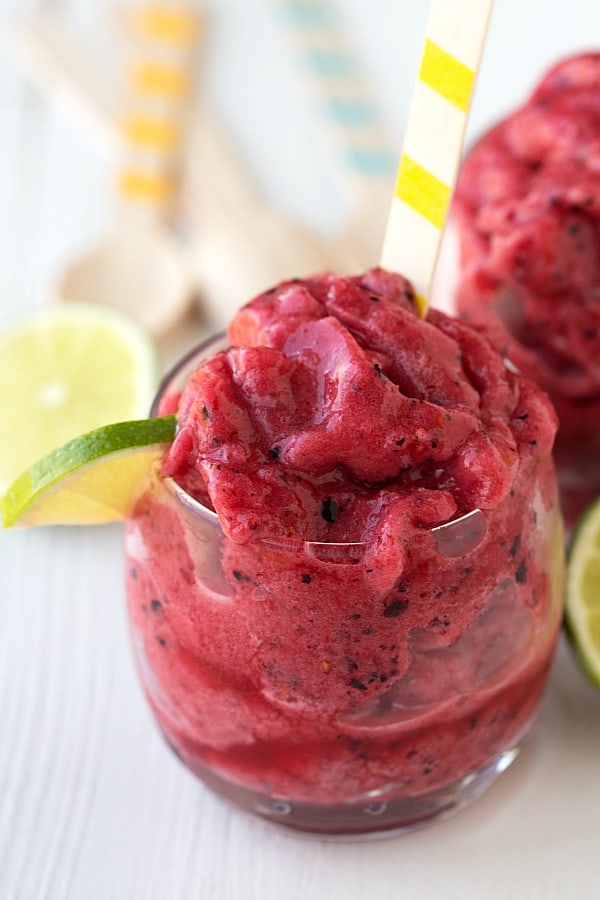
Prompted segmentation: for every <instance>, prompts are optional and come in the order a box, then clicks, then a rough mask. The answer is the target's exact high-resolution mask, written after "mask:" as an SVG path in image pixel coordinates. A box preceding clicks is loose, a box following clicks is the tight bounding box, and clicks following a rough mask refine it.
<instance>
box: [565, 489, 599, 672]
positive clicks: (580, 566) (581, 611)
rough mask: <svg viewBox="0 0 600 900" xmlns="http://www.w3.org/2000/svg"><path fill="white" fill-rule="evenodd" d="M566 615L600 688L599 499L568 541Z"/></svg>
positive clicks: (569, 630) (578, 649)
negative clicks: (569, 544)
mask: <svg viewBox="0 0 600 900" xmlns="http://www.w3.org/2000/svg"><path fill="white" fill-rule="evenodd" d="M565 613H566V626H567V633H568V635H569V637H570V639H571V643H572V645H573V647H574V649H575V652H576V654H577V657H578V659H579V661H580V663H581V665H582V668H583V669H584V671H585V672H586V673H587V675H588V676H589V678H590V679H591V681H592V682H593V683H594V684H595V685H596V686H597V687H599V688H600V500H596V501H595V502H594V503H593V504H592V505H591V506H590V507H589V509H588V510H587V512H586V513H584V515H583V517H582V519H581V520H580V522H579V524H578V525H577V528H576V530H575V532H574V533H573V537H572V539H571V546H570V550H569V556H568V560H567V596H566V605H565Z"/></svg>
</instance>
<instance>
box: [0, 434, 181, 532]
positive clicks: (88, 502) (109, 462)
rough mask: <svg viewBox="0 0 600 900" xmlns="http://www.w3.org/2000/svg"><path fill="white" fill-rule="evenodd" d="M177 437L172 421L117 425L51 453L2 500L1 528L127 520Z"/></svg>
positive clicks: (85, 435)
mask: <svg viewBox="0 0 600 900" xmlns="http://www.w3.org/2000/svg"><path fill="white" fill-rule="evenodd" d="M174 435H175V416H164V417H162V418H158V419H142V420H141V421H138V422H118V423H117V424H113V425H106V426H104V427H103V428H97V429H95V430H94V431H90V432H89V433H88V434H83V435H81V436H79V437H76V438H74V439H73V440H71V441H69V442H68V443H66V444H64V445H63V446H62V447H58V448H57V449H56V450H53V451H52V452H51V453H49V454H48V455H47V456H45V457H44V458H43V459H40V460H38V461H37V462H35V463H34V464H33V465H32V466H31V468H29V469H27V471H25V472H23V474H22V475H20V476H19V477H18V478H17V479H16V481H15V482H13V484H12V485H11V486H10V487H9V489H8V491H7V492H6V494H5V495H4V497H3V498H2V500H0V507H1V509H2V521H3V524H4V527H5V528H11V527H14V526H17V527H27V526H33V525H101V524H104V523H106V522H118V521H122V520H123V519H125V518H127V516H128V515H130V513H131V511H132V510H133V507H134V506H135V503H136V500H137V499H138V498H139V497H140V496H141V494H142V493H143V491H144V489H145V488H146V487H147V485H148V483H149V480H150V479H151V478H152V477H154V476H155V475H156V473H157V471H158V468H159V466H160V461H161V458H162V455H163V453H164V451H165V449H166V447H167V446H168V444H169V443H170V442H171V441H172V440H173V437H174Z"/></svg>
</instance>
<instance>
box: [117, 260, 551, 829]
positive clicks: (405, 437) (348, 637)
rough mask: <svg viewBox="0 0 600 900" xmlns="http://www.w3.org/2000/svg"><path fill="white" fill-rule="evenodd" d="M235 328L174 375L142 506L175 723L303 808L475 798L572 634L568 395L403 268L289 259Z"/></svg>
mask: <svg viewBox="0 0 600 900" xmlns="http://www.w3.org/2000/svg"><path fill="white" fill-rule="evenodd" d="M228 344H229V348H228V349H224V350H221V351H220V352H217V351H215V350H214V348H212V351H211V350H210V349H209V350H208V351H207V350H206V349H205V351H204V355H205V356H206V353H207V352H213V355H211V356H209V358H204V359H202V353H200V355H199V356H198V357H196V358H195V360H194V361H193V362H194V365H195V367H194V365H193V366H191V367H189V366H188V369H187V370H186V369H184V370H183V374H189V372H188V370H189V369H190V368H191V374H189V377H188V378H187V381H186V383H185V384H184V386H183V389H182V390H180V389H179V384H178V381H177V378H173V379H171V381H170V382H169V383H168V385H167V386H166V389H165V391H164V392H163V394H162V396H161V398H160V406H159V411H160V412H161V413H163V414H164V413H170V412H172V411H174V410H177V416H178V428H177V436H176V438H175V441H174V443H173V444H172V446H171V448H170V451H169V452H168V453H167V455H166V458H165V460H164V464H163V468H162V473H161V478H159V479H157V481H156V482H155V484H154V485H153V487H152V489H151V490H149V491H148V493H147V494H146V496H144V497H143V498H142V499H141V501H140V502H139V504H138V506H137V509H136V511H135V515H134V517H133V518H132V520H131V521H130V523H129V524H128V527H127V552H128V596H129V609H130V615H131V620H132V625H133V633H134V641H135V646H136V651H137V658H138V663H139V667H140V671H141V675H142V680H143V683H144V685H145V689H146V692H147V694H148V698H149V700H150V703H151V705H152V708H153V710H154V713H155V715H156V718H157V720H158V722H159V723H160V726H161V728H162V730H163V732H164V733H165V735H166V736H167V739H168V741H169V743H170V744H171V746H172V747H173V748H174V749H175V751H176V752H177V754H178V755H179V756H180V757H181V758H182V759H183V760H184V761H185V763H186V764H187V765H188V766H189V767H190V768H191V769H192V770H193V771H195V772H196V773H197V774H198V775H200V777H201V778H203V779H204V780H205V781H206V782H207V783H208V784H210V785H211V786H212V787H213V788H214V789H216V790H217V791H219V792H220V793H222V794H225V795H226V796H229V797H230V798H232V799H233V800H235V801H236V802H237V803H239V804H242V805H243V806H245V807H246V808H248V809H250V810H252V811H254V812H258V813H260V814H262V815H266V816H269V817H271V818H273V819H277V820H279V821H283V822H286V823H287V824H289V825H292V826H295V827H297V828H304V829H307V830H315V831H322V832H341V833H343V832H353V831H356V832H360V831H369V830H378V829H386V828H406V827H411V826H412V825H414V824H416V823H418V822H419V821H422V820H424V819H427V818H430V817H433V816H435V815H437V814H438V813H439V812H442V811H444V810H447V809H449V808H452V807H455V806H458V805H461V804H462V803H464V802H466V801H467V800H468V799H471V798H472V797H474V796H475V795H476V794H477V793H478V792H480V791H481V790H482V789H483V787H485V785H486V784H488V783H489V781H490V780H491V779H492V777H494V776H495V775H496V774H497V772H498V771H501V769H502V768H503V767H504V766H505V765H506V764H507V762H508V761H509V760H510V758H511V756H512V754H513V752H514V750H513V748H515V747H516V746H517V745H518V744H519V742H520V741H521V740H522V738H523V736H524V735H525V733H526V732H527V730H528V728H529V726H530V724H531V721H532V718H533V716H534V714H535V711H536V708H537V706H538V703H539V700H540V696H541V694H542V691H543V687H544V683H545V681H546V676H547V673H548V668H549V665H550V662H551V659H552V654H553V650H554V646H555V641H556V636H557V630H558V627H559V622H560V617H561V573H560V559H561V552H560V548H561V537H560V521H559V516H558V512H557V503H556V490H555V477H554V469H553V464H552V460H551V449H552V442H553V438H554V433H555V429H556V422H555V416H554V413H553V411H552V408H551V407H550V404H549V403H548V401H547V399H546V397H545V395H543V394H542V392H541V391H540V390H539V389H538V388H537V387H536V386H535V385H534V384H532V383H531V382H529V381H528V380H526V379H525V378H523V377H521V376H519V375H516V374H514V372H512V371H511V370H510V369H508V368H507V367H506V366H505V365H504V363H503V360H502V358H501V357H500V355H499V354H498V353H497V352H496V351H495V350H494V349H493V348H492V347H491V345H490V344H489V343H488V342H487V340H486V339H485V338H484V337H482V336H480V335H479V334H478V333H477V332H475V331H474V330H472V329H471V328H470V327H469V326H468V325H466V324H464V323H461V322H457V321H454V320H453V319H451V318H449V317H447V316H445V315H444V314H443V313H440V312H436V311H433V310H432V311H430V312H429V314H428V316H427V318H426V319H425V320H423V319H421V318H420V317H419V315H418V313H417V311H416V308H415V302H414V295H413V292H412V290H411V287H410V285H409V283H408V282H407V281H405V280H404V279H403V278H401V277H400V276H397V275H392V274H389V273H386V272H384V271H382V270H372V271H369V272H367V273H366V274H365V275H363V276H361V277H353V278H339V277H336V276H333V275H320V276H316V277H314V278H309V279H307V280H304V281H289V282H285V283H283V284H281V285H279V286H278V287H276V288H274V289H272V290H270V291H267V292H265V293H264V294H262V295H261V296H259V297H257V298H256V299H254V300H253V301H251V302H250V303H249V304H248V305H247V306H246V307H244V308H243V309H242V310H241V311H240V312H239V313H238V314H237V315H236V317H235V318H234V320H233V322H232V323H231V325H230V328H229V333H228ZM225 346H227V342H226V344H225ZM180 374H181V373H180ZM215 511H216V514H215ZM557 548H558V549H557Z"/></svg>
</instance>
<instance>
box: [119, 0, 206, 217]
mask: <svg viewBox="0 0 600 900" xmlns="http://www.w3.org/2000/svg"><path fill="white" fill-rule="evenodd" d="M125 18H126V25H127V31H128V34H129V36H130V39H131V54H130V55H131V57H132V59H131V66H130V69H129V73H128V81H129V104H128V106H129V111H128V113H127V115H126V117H125V120H124V122H123V131H124V136H125V138H126V140H127V142H128V145H129V148H130V152H129V160H128V164H127V166H126V168H125V169H124V171H122V173H121V176H120V179H119V186H120V190H121V193H122V194H123V195H124V196H125V197H130V198H137V199H139V200H145V201H149V202H150V203H152V204H156V205H158V206H163V205H164V204H165V203H168V202H169V200H170V199H171V197H172V196H173V191H174V187H175V182H176V181H177V178H178V171H177V169H178V165H179V161H180V160H179V157H180V154H181V149H182V144H183V142H184V137H185V135H184V132H185V130H186V121H185V119H186V114H187V111H188V108H189V104H190V98H191V95H192V91H193V68H194V66H193V64H194V57H195V52H196V48H197V41H198V37H199V32H200V21H199V15H198V13H197V12H196V11H195V10H194V9H193V8H192V6H191V5H190V4H188V3H185V2H177V3H173V2H171V3H170V2H169V0H165V2H163V3H160V4H148V5H140V6H137V7H134V8H133V9H131V10H130V11H129V12H128V14H126V17H125Z"/></svg>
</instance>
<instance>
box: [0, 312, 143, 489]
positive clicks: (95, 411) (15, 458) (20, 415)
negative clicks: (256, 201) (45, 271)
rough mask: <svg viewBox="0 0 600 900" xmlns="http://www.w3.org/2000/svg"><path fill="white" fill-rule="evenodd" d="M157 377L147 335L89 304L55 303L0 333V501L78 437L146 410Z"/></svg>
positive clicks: (126, 320)
mask: <svg viewBox="0 0 600 900" xmlns="http://www.w3.org/2000/svg"><path fill="white" fill-rule="evenodd" d="M158 375H159V368H158V358H157V355H156V352H155V348H154V345H153V343H152V341H151V339H150V338H149V336H148V335H147V334H146V332H145V331H144V330H143V329H142V328H141V327H140V326H138V325H137V323H136V322H134V321H133V320H132V319H129V318H128V317H127V316H125V315H123V314H122V313H119V312H117V311H115V310H113V309H110V308H108V307H103V306H100V305H98V306H94V305H93V304H79V303H74V304H66V305H62V304H56V305H53V306H49V307H47V308H46V309H44V310H41V311H39V312H36V313H33V314H31V315H29V316H27V317H26V318H23V319H21V320H20V321H19V322H17V323H15V324H14V325H13V326H12V327H11V328H10V329H8V330H6V331H4V332H3V333H2V334H0V391H1V395H2V425H1V429H0V495H1V494H2V493H3V492H4V490H5V489H6V487H7V486H8V484H10V482H11V481H12V480H13V479H14V478H16V476H17V475H18V474H19V472H22V471H23V469H24V468H25V467H27V466H29V465H31V464H32V463H33V462H34V461H35V460H36V459H39V458H40V457H41V456H43V455H44V454H46V453H48V452H49V451H50V450H52V449H53V448H54V447H58V446H59V445H60V444H64V443H65V441H68V440H70V439H71V438H73V437H75V436H76V435H78V434H83V433H84V432H87V431H90V430H92V429H93V428H98V427H99V426H101V425H108V424H109V423H112V422H123V421H126V420H130V419H141V418H142V417H143V416H146V415H147V414H148V409H149V407H150V403H151V401H152V397H153V394H154V391H155V389H156V385H157V381H158Z"/></svg>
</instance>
